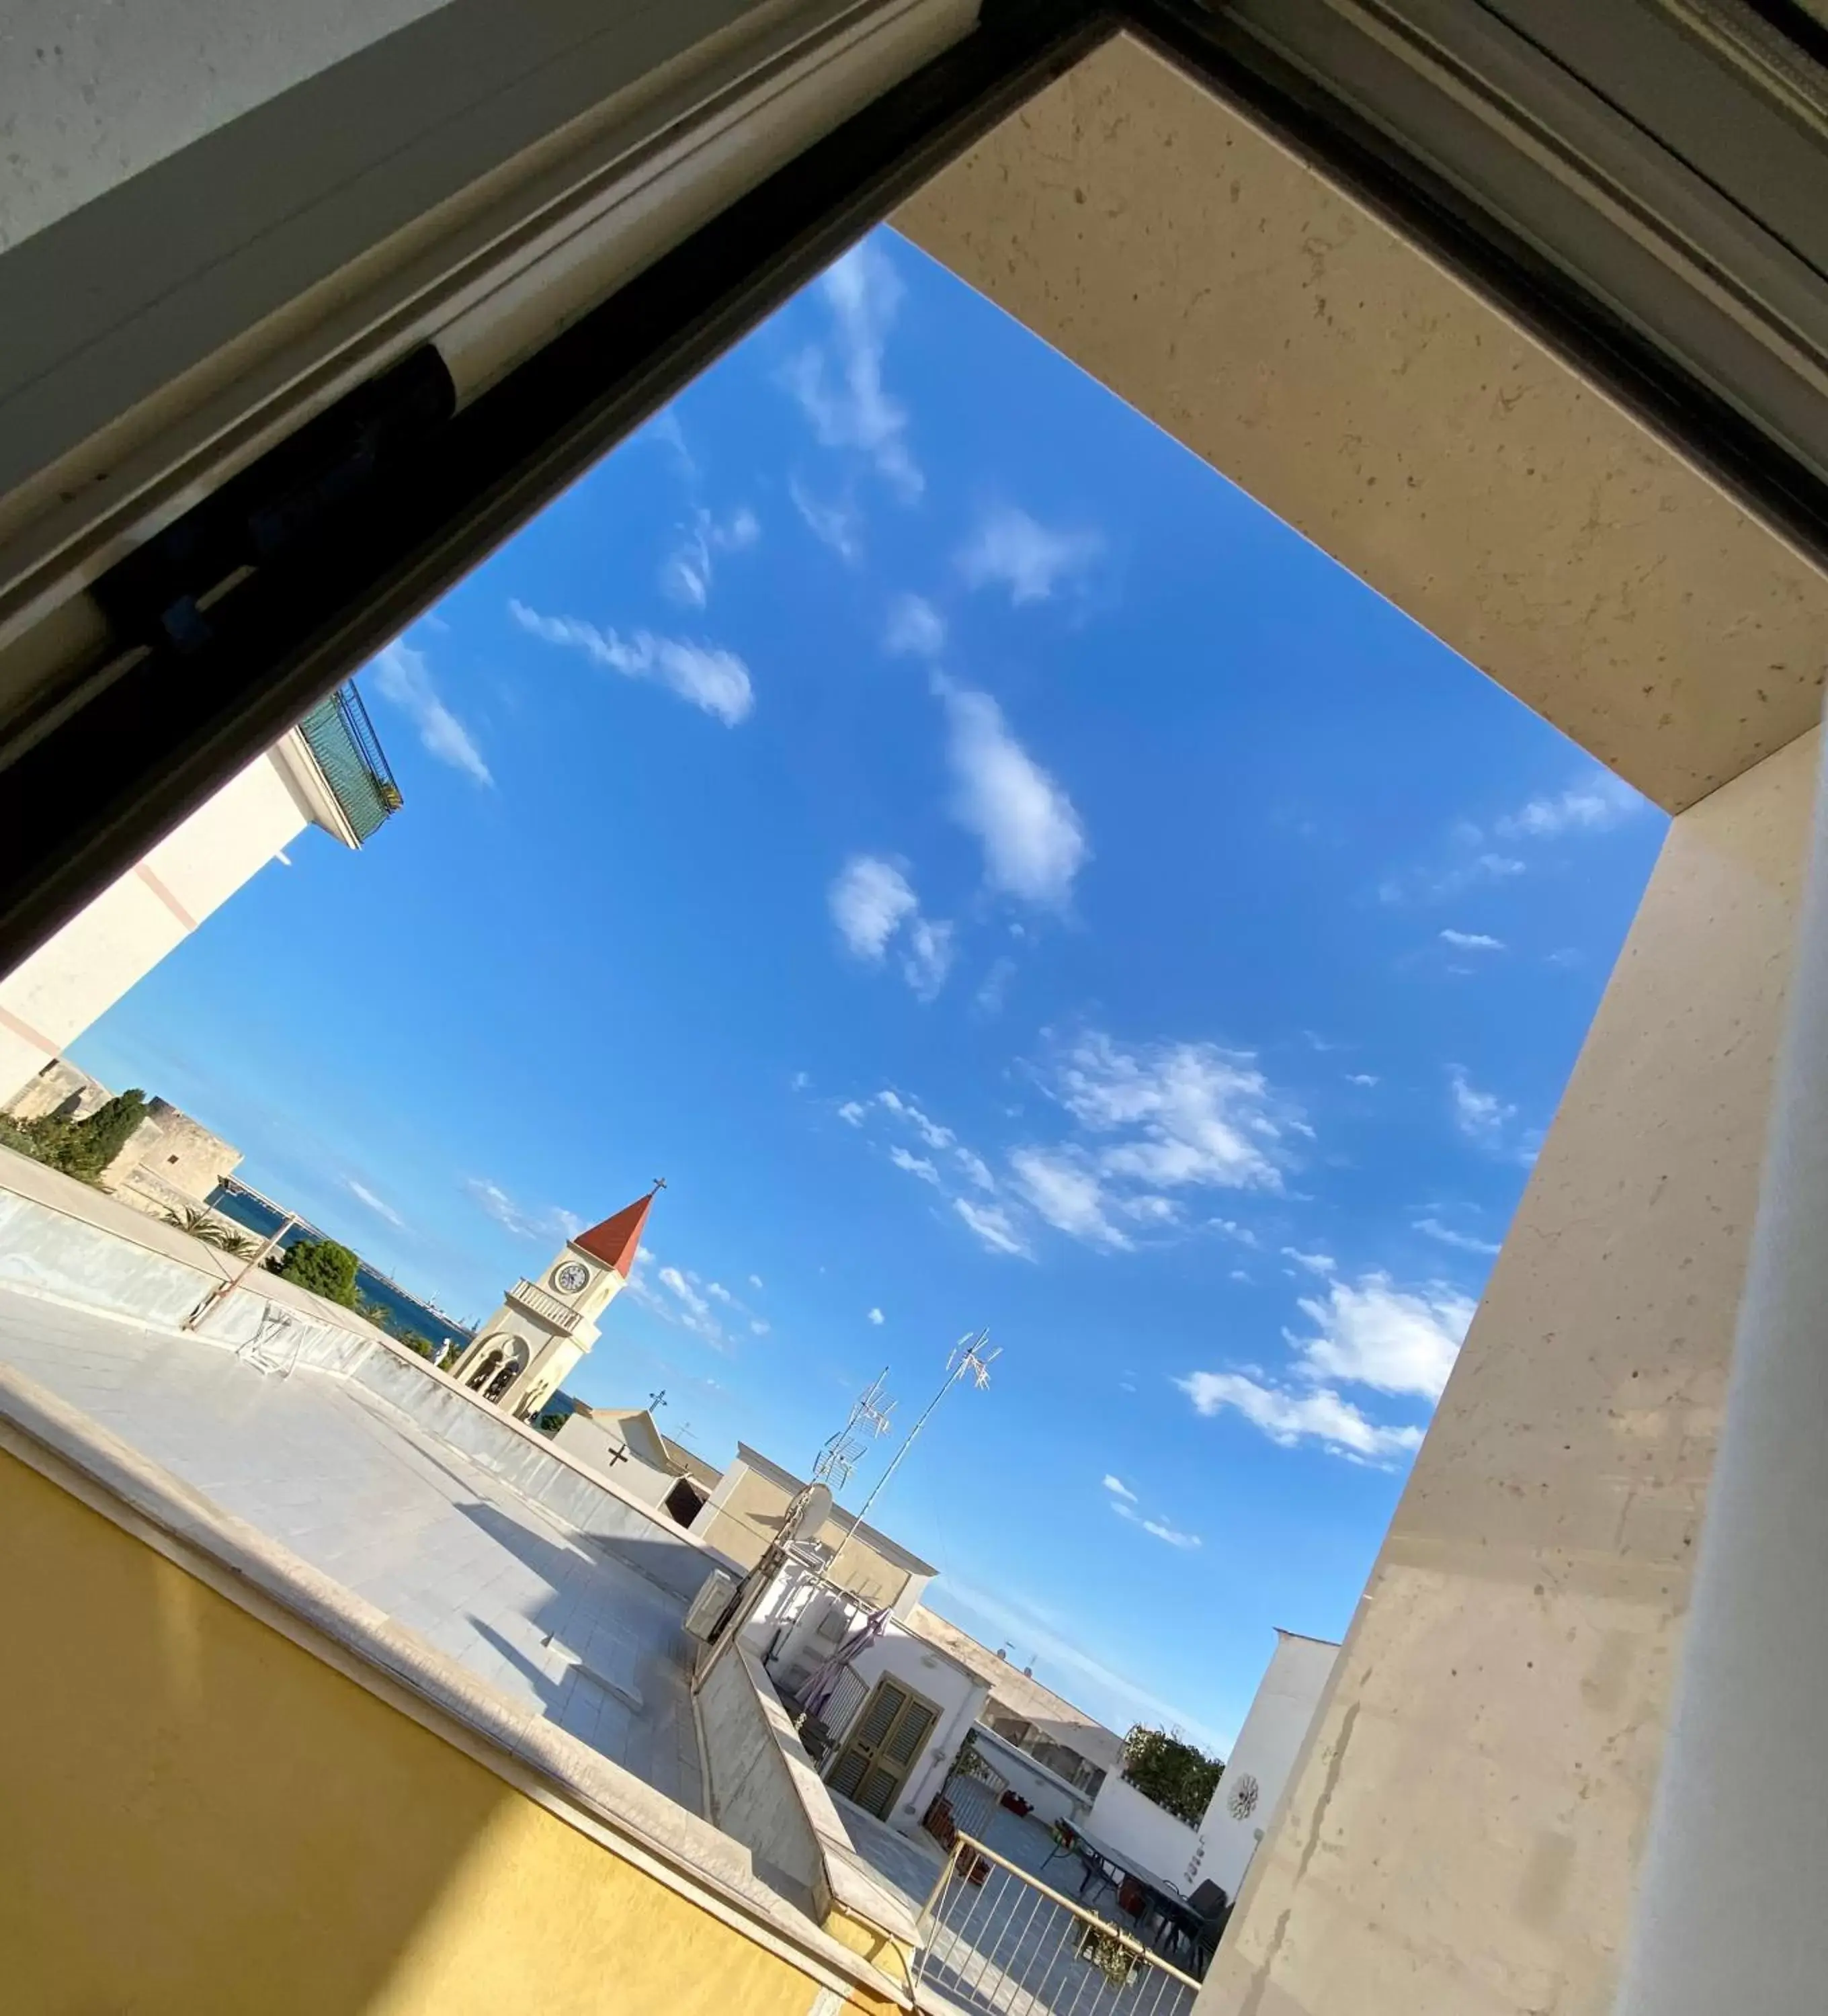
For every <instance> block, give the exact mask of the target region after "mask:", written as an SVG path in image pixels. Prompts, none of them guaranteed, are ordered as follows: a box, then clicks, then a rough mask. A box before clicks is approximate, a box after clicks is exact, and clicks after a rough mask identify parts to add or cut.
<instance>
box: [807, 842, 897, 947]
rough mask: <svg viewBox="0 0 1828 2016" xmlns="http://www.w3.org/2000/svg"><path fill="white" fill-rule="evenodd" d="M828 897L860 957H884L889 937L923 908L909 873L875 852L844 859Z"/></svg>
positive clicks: (834, 916)
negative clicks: (906, 874) (905, 873)
mask: <svg viewBox="0 0 1828 2016" xmlns="http://www.w3.org/2000/svg"><path fill="white" fill-rule="evenodd" d="M827 901H828V902H829V904H830V905H831V913H832V921H833V923H835V924H836V925H837V927H838V931H839V934H840V936H841V937H842V938H843V939H844V942H845V944H846V945H848V946H849V947H850V948H851V951H852V952H855V954H856V955H857V956H858V958H859V959H872V960H880V959H881V958H882V956H883V953H884V952H887V949H888V943H889V940H890V939H891V938H893V937H894V934H895V933H896V932H897V931H898V930H899V929H900V928H901V925H902V924H903V923H905V921H906V920H908V919H909V917H911V916H918V915H919V909H920V902H919V898H918V897H917V896H916V895H915V894H914V891H913V887H912V885H911V884H910V883H909V880H908V878H907V877H906V876H905V875H904V874H903V873H902V872H901V869H899V868H898V866H896V865H895V863H894V862H892V861H884V860H883V859H881V858H880V856H879V855H873V854H855V855H852V856H851V859H849V860H848V861H847V862H845V863H844V867H843V868H842V869H840V871H839V873H838V877H837V880H836V881H835V882H833V884H832V886H831V889H830V891H829V895H828V897H827Z"/></svg>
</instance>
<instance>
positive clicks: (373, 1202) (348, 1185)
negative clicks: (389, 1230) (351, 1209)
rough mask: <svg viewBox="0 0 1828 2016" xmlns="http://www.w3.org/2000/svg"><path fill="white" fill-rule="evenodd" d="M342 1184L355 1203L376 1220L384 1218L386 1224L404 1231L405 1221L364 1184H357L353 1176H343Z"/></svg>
mask: <svg viewBox="0 0 1828 2016" xmlns="http://www.w3.org/2000/svg"><path fill="white" fill-rule="evenodd" d="M343 1183H344V1188H345V1189H346V1190H347V1191H348V1193H349V1194H350V1195H351V1197H354V1200H355V1201H356V1202H357V1203H358V1204H366V1205H367V1207H368V1208H369V1210H370V1211H372V1212H373V1213H374V1215H375V1216H376V1218H384V1219H386V1220H387V1222H388V1224H390V1225H392V1226H398V1228H399V1229H400V1230H401V1231H402V1232H404V1231H405V1229H406V1221H405V1219H403V1218H402V1217H401V1215H400V1214H399V1212H398V1211H396V1210H395V1209H394V1207H393V1206H392V1205H391V1204H387V1203H385V1202H383V1200H382V1199H381V1198H380V1197H376V1195H375V1193H374V1192H373V1191H372V1190H370V1189H369V1186H368V1185H367V1184H366V1183H358V1182H357V1181H356V1180H355V1179H354V1177H353V1176H345V1177H344V1179H343Z"/></svg>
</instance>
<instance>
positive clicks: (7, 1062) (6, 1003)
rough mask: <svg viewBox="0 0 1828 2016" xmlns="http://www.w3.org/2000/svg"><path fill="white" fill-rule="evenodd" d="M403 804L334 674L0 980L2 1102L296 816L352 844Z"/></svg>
mask: <svg viewBox="0 0 1828 2016" xmlns="http://www.w3.org/2000/svg"><path fill="white" fill-rule="evenodd" d="M399 805H400V793H399V790H398V787H397V786H396V785H395V784H394V779H393V775H392V772H390V770H389V769H388V768H387V759H386V758H385V757H384V756H383V754H381V750H380V743H379V742H378V741H377V740H376V737H375V734H374V731H373V729H372V726H371V725H369V721H368V716H367V713H366V711H365V709H364V708H363V707H362V702H361V700H360V699H359V698H358V697H357V695H356V693H355V692H354V688H353V687H344V689H342V690H341V691H340V692H339V693H333V695H332V696H331V697H330V698H329V699H328V700H325V701H324V702H322V704H321V705H319V706H318V707H314V708H313V709H312V710H311V712H310V713H309V714H308V715H306V716H305V718H304V720H303V721H301V722H300V723H299V725H297V727H296V728H294V729H291V730H290V732H289V733H286V735H283V736H281V737H280V739H279V741H277V742H276V743H274V745H273V747H272V748H271V749H269V750H268V751H267V752H266V754H264V756H261V757H257V758H256V759H255V760H254V761H253V762H251V763H250V764H249V765H248V766H247V768H246V769H245V770H243V771H242V772H240V774H239V776H235V777H232V778H231V779H229V782H228V783H226V784H225V785H224V786H223V787H222V788H221V790H219V791H218V792H217V794H215V796H214V797H212V798H211V799H210V800H209V801H207V803H206V804H204V805H200V806H199V807H198V808H197V809H196V811H195V812H193V813H192V814H191V815H190V817H189V819H185V821H184V823H182V825H181V826H178V827H176V828H175V830H173V831H172V832H171V833H167V835H166V836H165V837H164V839H163V840H162V841H160V842H159V843H158V844H157V846H156V847H154V848H152V849H151V850H150V851H149V852H148V853H147V854H146V856H145V857H144V859H142V860H140V861H139V862H136V863H135V866H133V867H131V869H128V872H127V873H125V874H124V875H123V876H121V877H120V878H119V879H118V880H116V881H114V882H113V883H111V884H110V885H109V887H107V888H106V889H104V890H103V891H102V893H101V894H100V895H99V896H97V897H96V898H95V900H94V902H92V903H90V904H89V905H88V906H87V907H86V908H85V909H83V910H81V912H80V913H78V914H77V916H74V917H72V918H71V919H70V922H69V923H67V924H66V925H65V926H64V927H63V929H62V930H61V931H58V932H56V933H55V934H53V935H52V937H51V938H49V939H47V940H46V941H45V943H44V944H43V945H41V946H40V947H39V948H38V950H37V951H36V952H34V953H32V954H31V956H30V957H29V958H27V959H25V960H24V961H23V963H21V964H20V965H19V966H17V967H15V968H14V969H13V971H12V972H11V973H9V974H7V976H6V977H5V979H4V980H0V1104H4V1103H6V1102H7V1101H8V1100H10V1099H12V1098H13V1096H15V1095H16V1094H17V1093H19V1092H20V1089H22V1088H23V1086H24V1085H27V1082H29V1081H30V1080H31V1079H32V1078H34V1077H36V1076H37V1075H38V1073H39V1072H40V1071H42V1070H43V1069H44V1068H45V1066H46V1065H47V1064H50V1063H52V1061H53V1060H56V1058H58V1057H60V1056H61V1055H62V1053H63V1051H64V1049H65V1048H66V1047H67V1046H68V1045H70V1043H73V1042H75V1040H76V1039H77V1037H78V1036H80V1035H81V1034H82V1032H83V1031H85V1029H87V1028H88V1027H89V1026H90V1024H92V1023H93V1022H95V1021H97V1020H98V1019H99V1017H101V1016H103V1015H104V1014H106V1012H107V1011H108V1010H109V1009H110V1008H112V1007H113V1005H114V1003H116V1002H117V1001H118V1000H119V999H121V996H122V995H124V994H125V993H126V992H128V989H129V988H131V987H132V986H134V985H135V983H136V982H137V981H141V980H143V979H144V978H145V977H146V975H147V974H149V973H150V972H151V971H152V970H153V967H156V966H157V964H158V963H159V962H160V960H161V959H164V957H165V956H166V955H167V953H168V952H171V951H172V950H173V949H175V947H177V946H178V945H181V944H182V943H183V941H184V940H185V938H188V937H189V935H190V934H191V933H192V932H193V931H195V930H196V928H197V927H198V926H199V925H200V923H202V922H203V920H204V919H205V918H206V917H207V916H209V915H210V914H211V912H212V911H214V910H216V909H220V908H221V905H223V904H224V903H225V902H227V901H228V900H229V898H230V897H231V896H232V895H234V894H235V892H236V890H237V889H239V887H241V886H242V884H243V883H244V882H246V881H247V880H250V878H251V877H253V876H254V874H256V873H257V872H258V871H259V870H260V869H261V868H263V867H264V866H265V865H266V864H267V862H269V861H271V860H272V859H273V858H274V857H275V855H278V854H279V853H281V852H282V851H283V850H284V849H285V848H286V847H287V846H288V845H289V844H290V843H291V842H292V841H294V840H296V839H297V837H298V836H299V834H300V833H302V832H303V831H304V829H305V827H306V826H319V827H321V828H322V830H323V831H325V832H326V833H329V835H330V836H331V837H332V838H333V839H335V840H338V841H341V842H342V844H344V846H345V847H352V848H353V847H359V846H360V845H361V844H362V842H363V841H365V840H366V839H367V838H368V837H369V835H370V834H371V833H373V832H374V831H376V829H377V828H378V827H379V826H380V824H381V823H382V822H383V820H384V819H387V817H388V816H389V815H390V814H391V813H393V812H395V811H397V810H398V808H399Z"/></svg>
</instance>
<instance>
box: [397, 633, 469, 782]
mask: <svg viewBox="0 0 1828 2016" xmlns="http://www.w3.org/2000/svg"><path fill="white" fill-rule="evenodd" d="M368 670H369V677H370V679H371V682H372V685H373V687H374V689H375V691H376V693H379V694H380V697H382V699H383V700H386V701H387V703H388V704H389V705H390V706H391V707H398V708H399V710H400V711H401V713H402V714H404V715H405V716H406V717H407V718H408V720H410V721H411V722H412V725H413V726H414V727H415V728H416V729H418V730H419V741H420V742H421V743H422V744H423V746H424V748H425V751H426V754H428V755H430V756H435V757H436V758H437V759H438V761H440V762H441V763H448V764H449V765H450V766H451V768H452V769H453V770H461V771H462V772H463V774H464V775H465V776H466V777H470V778H472V779H474V780H475V782H476V783H479V784H492V783H494V782H495V779H494V778H493V777H491V776H490V775H489V766H488V764H486V763H485V762H484V761H483V760H482V755H481V752H480V751H479V750H478V749H477V746H476V744H475V743H474V742H473V740H471V738H470V730H469V729H467V728H466V727H465V726H464V725H463V724H462V722H460V721H459V719H458V718H457V717H456V715H454V714H453V713H452V711H451V710H450V709H449V708H448V707H447V706H445V704H444V702H443V700H441V699H440V698H439V697H438V690H437V687H436V686H434V684H433V682H432V675H431V668H430V666H429V665H427V664H426V659H425V653H423V651H416V650H413V648H412V646H411V645H410V644H403V643H401V642H400V640H399V639H398V638H396V639H394V642H393V643H391V644H390V645H388V646H387V649H386V650H383V651H380V652H377V653H376V655H375V656H374V657H372V659H370V660H369V667H368Z"/></svg>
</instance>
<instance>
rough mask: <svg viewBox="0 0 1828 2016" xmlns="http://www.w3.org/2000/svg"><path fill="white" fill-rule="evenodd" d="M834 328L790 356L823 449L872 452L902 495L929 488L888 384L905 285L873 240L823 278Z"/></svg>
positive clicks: (797, 390)
mask: <svg viewBox="0 0 1828 2016" xmlns="http://www.w3.org/2000/svg"><path fill="white" fill-rule="evenodd" d="M819 292H820V293H821V295H822V297H823V299H824V301H825V303H826V307H827V308H828V309H829V311H830V315H831V325H832V326H831V334H830V337H829V341H828V342H827V343H826V344H813V345H811V346H810V347H808V348H807V349H805V350H803V351H801V352H800V354H799V355H797V357H795V358H793V360H792V361H791V362H790V363H789V365H788V366H787V369H786V384H787V389H788V390H789V391H790V392H791V393H792V394H793V397H794V398H796V399H797V401H799V403H800V408H801V412H804V414H805V416H806V417H807V419H808V421H809V422H810V423H811V427H812V431H813V435H814V437H815V439H816V440H817V441H819V445H821V446H822V447H824V448H849V449H852V450H855V451H856V452H859V453H861V454H862V455H867V456H868V457H869V459H870V460H871V462H873V463H874V464H875V466H876V470H877V471H878V472H879V473H880V475H881V476H882V477H883V480H884V481H886V482H887V484H889V486H890V488H891V489H893V490H894V491H895V492H896V493H897V495H899V496H900V497H901V498H902V499H904V500H905V501H908V502H912V500H913V499H915V498H916V497H918V496H919V495H920V492H921V491H922V489H923V487H924V483H923V478H922V476H921V473H920V471H919V468H918V467H916V464H915V462H914V459H913V456H912V454H911V453H910V452H909V447H908V440H907V433H908V413H907V409H906V408H905V407H904V406H903V405H901V402H900V401H898V400H897V399H895V398H892V397H891V394H889V392H888V391H887V389H886V388H885V387H884V386H883V370H882V365H883V351H884V348H885V347H886V346H887V341H888V335H889V331H890V329H891V328H892V327H893V326H894V319H895V315H896V311H898V308H900V306H901V281H900V279H899V278H898V276H897V275H896V272H895V269H894V266H893V265H892V264H891V262H890V261H889V258H888V256H887V254H886V253H884V252H883V250H882V248H881V247H880V245H878V244H877V243H876V242H875V241H874V240H873V239H864V240H863V242H862V243H861V244H858V245H855V246H853V247H851V250H849V251H848V252H847V253H846V254H844V257H843V258H841V259H840V260H839V261H838V262H837V265H835V266H833V267H832V268H831V269H830V270H829V272H827V273H826V275H825V278H824V279H823V280H822V282H821V283H820V287H819Z"/></svg>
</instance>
